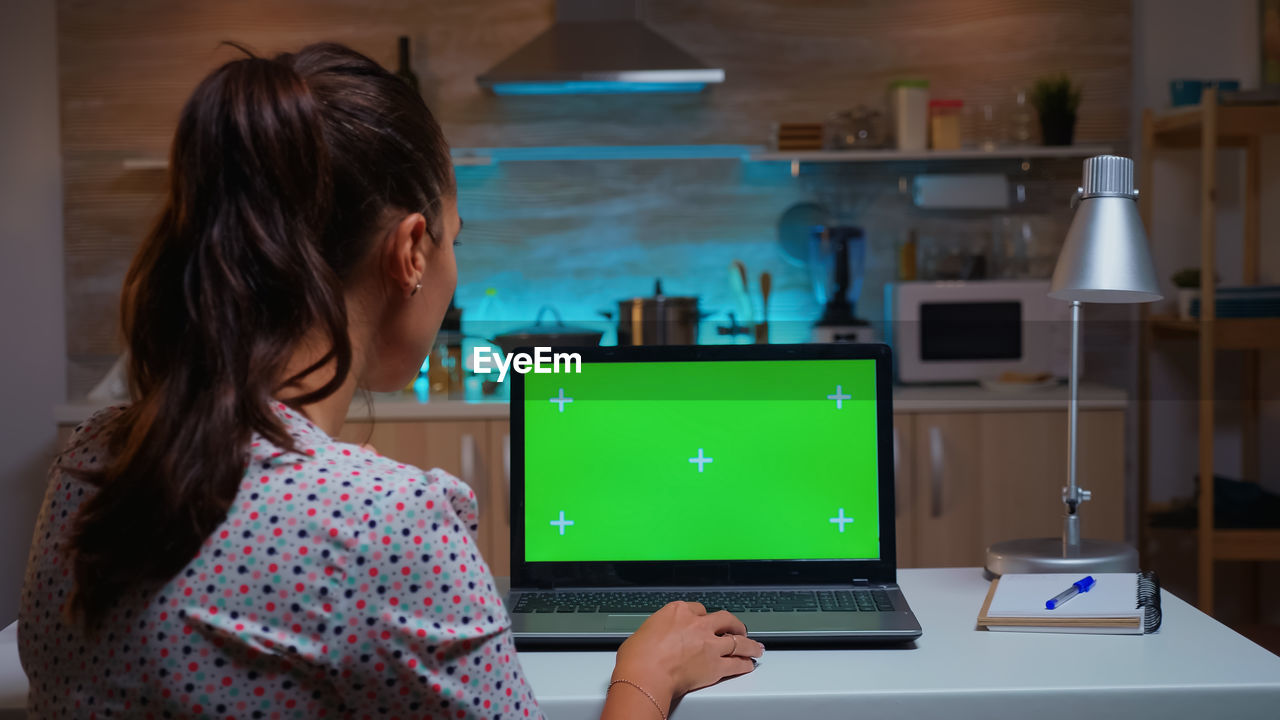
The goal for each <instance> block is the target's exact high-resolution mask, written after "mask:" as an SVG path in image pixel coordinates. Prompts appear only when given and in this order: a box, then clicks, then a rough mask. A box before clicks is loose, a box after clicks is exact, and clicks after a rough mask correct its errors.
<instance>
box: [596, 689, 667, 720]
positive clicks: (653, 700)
mask: <svg viewBox="0 0 1280 720" xmlns="http://www.w3.org/2000/svg"><path fill="white" fill-rule="evenodd" d="M618 683H626V684H627V685H630V686H631V687H633V688H635V689H637V690H639V691H640V692H641V693H643V694H644V696H645V697H647V698H649V702H651V703H653V708H654V709H655V710H657V711H658V714H659V715H661V716H662V720H667V714H666V713H665V712H663V710H662V706H661V705H659V704H658V700H657V698H655V697H654V696H652V695H650V694H649V691H648V690H645V689H644V688H642V687H640V686H639V685H637V684H636V683H633V682H631V681H630V680H621V679H619V680H614V681H613V682H611V683H609V689H608V690H605V692H604V694H605V695H608V694H609V693H611V692H613V686H614V685H617V684H618Z"/></svg>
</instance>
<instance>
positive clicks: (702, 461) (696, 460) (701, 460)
mask: <svg viewBox="0 0 1280 720" xmlns="http://www.w3.org/2000/svg"><path fill="white" fill-rule="evenodd" d="M689 462H691V463H697V464H698V472H702V466H703V465H704V464H706V463H709V462H714V460H712V459H711V458H709V457H703V456H702V448H698V457H691V458H689Z"/></svg>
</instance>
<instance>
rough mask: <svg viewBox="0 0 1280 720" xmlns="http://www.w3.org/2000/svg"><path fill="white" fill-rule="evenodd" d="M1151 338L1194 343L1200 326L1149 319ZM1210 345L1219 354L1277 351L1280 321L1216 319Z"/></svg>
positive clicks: (1193, 322) (1192, 322) (1163, 318)
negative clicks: (1211, 344)
mask: <svg viewBox="0 0 1280 720" xmlns="http://www.w3.org/2000/svg"><path fill="white" fill-rule="evenodd" d="M1150 322H1151V332H1152V334H1153V335H1154V336H1155V337H1157V338H1161V339H1167V340H1179V339H1185V340H1194V339H1196V338H1197V337H1199V335H1200V331H1201V329H1202V326H1203V323H1201V321H1200V320H1198V319H1195V318H1192V319H1190V320H1184V319H1182V318H1177V317H1169V316H1152V317H1151V318H1150ZM1213 344H1214V346H1215V347H1217V348H1218V349H1219V350H1261V349H1263V348H1277V347H1280V318H1270V317H1268V318H1215V319H1214V321H1213Z"/></svg>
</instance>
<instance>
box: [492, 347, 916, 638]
mask: <svg viewBox="0 0 1280 720" xmlns="http://www.w3.org/2000/svg"><path fill="white" fill-rule="evenodd" d="M518 352H527V353H529V354H530V355H533V354H534V353H533V349H532V348H525V349H522V350H520V351H518ZM555 353H561V354H563V355H562V356H561V357H562V359H565V361H564V362H557V363H554V364H553V363H551V362H546V363H544V364H542V365H541V366H540V367H534V368H532V370H533V371H532V372H529V373H527V374H520V373H513V374H512V377H511V520H512V525H511V591H510V594H509V596H508V598H507V609H508V611H509V612H510V615H511V619H512V631H513V634H514V636H515V640H516V643H517V646H519V647H522V648H530V647H554V646H596V647H600V646H609V647H616V646H617V645H618V644H620V643H621V642H622V641H623V640H625V639H626V638H627V637H628V636H629V635H630V634H631V633H632V632H634V631H635V630H636V629H637V628H638V627H640V624H641V623H642V622H644V620H645V618H647V617H648V616H649V615H650V614H651V613H652V612H654V611H655V610H658V609H659V608H661V607H662V606H663V605H665V604H666V603H668V602H670V601H673V600H689V601H697V602H701V603H702V604H703V605H705V606H706V607H707V610H708V611H715V610H718V609H726V610H729V611H731V612H733V613H734V614H735V615H737V616H738V617H739V618H741V619H742V621H743V622H744V623H745V624H746V626H747V628H748V629H749V631H750V634H751V636H752V637H753V638H756V639H758V640H760V641H761V642H763V643H765V644H766V645H768V646H769V647H776V646H779V645H786V644H796V645H848V644H857V643H879V644H884V643H895V642H909V641H911V640H913V639H915V638H917V637H919V636H920V634H921V630H920V624H919V622H917V621H916V618H915V615H913V614H912V612H911V608H910V606H909V605H908V604H907V600H906V598H905V597H904V596H903V594H902V591H901V590H900V589H899V588H898V585H897V584H896V582H895V581H896V573H897V567H896V563H895V556H894V497H893V488H894V480H893V408H892V391H891V387H890V377H891V364H892V363H891V360H890V351H889V348H888V346H886V345H878V344H866V345H859V344H831V345H740V346H735V345H726V346H651V347H597V348H555ZM566 356H567V358H566ZM574 356H577V357H579V358H580V365H578V364H575V363H574V362H573V360H572V358H573V357H574ZM544 357H547V355H546V354H544ZM575 369H576V370H578V372H573V370H575Z"/></svg>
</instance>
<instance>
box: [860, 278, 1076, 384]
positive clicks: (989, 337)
mask: <svg viewBox="0 0 1280 720" xmlns="http://www.w3.org/2000/svg"><path fill="white" fill-rule="evenodd" d="M884 311H885V323H884V327H885V335H886V337H885V340H886V342H888V343H889V344H890V345H891V346H892V347H893V357H894V359H895V362H896V367H895V373H896V377H897V380H898V382H901V383H944V382H976V381H980V380H983V379H987V378H995V377H997V376H999V375H1000V374H1001V373H1003V372H1006V371H1013V372H1020V373H1041V372H1047V373H1051V374H1053V375H1054V376H1056V377H1066V376H1067V373H1068V370H1069V368H1070V362H1071V303H1069V302H1064V301H1062V300H1055V299H1053V298H1051V297H1049V281H1048V280H977V281H956V282H950V281H944V282H902V283H889V284H887V285H885V298H884Z"/></svg>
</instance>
